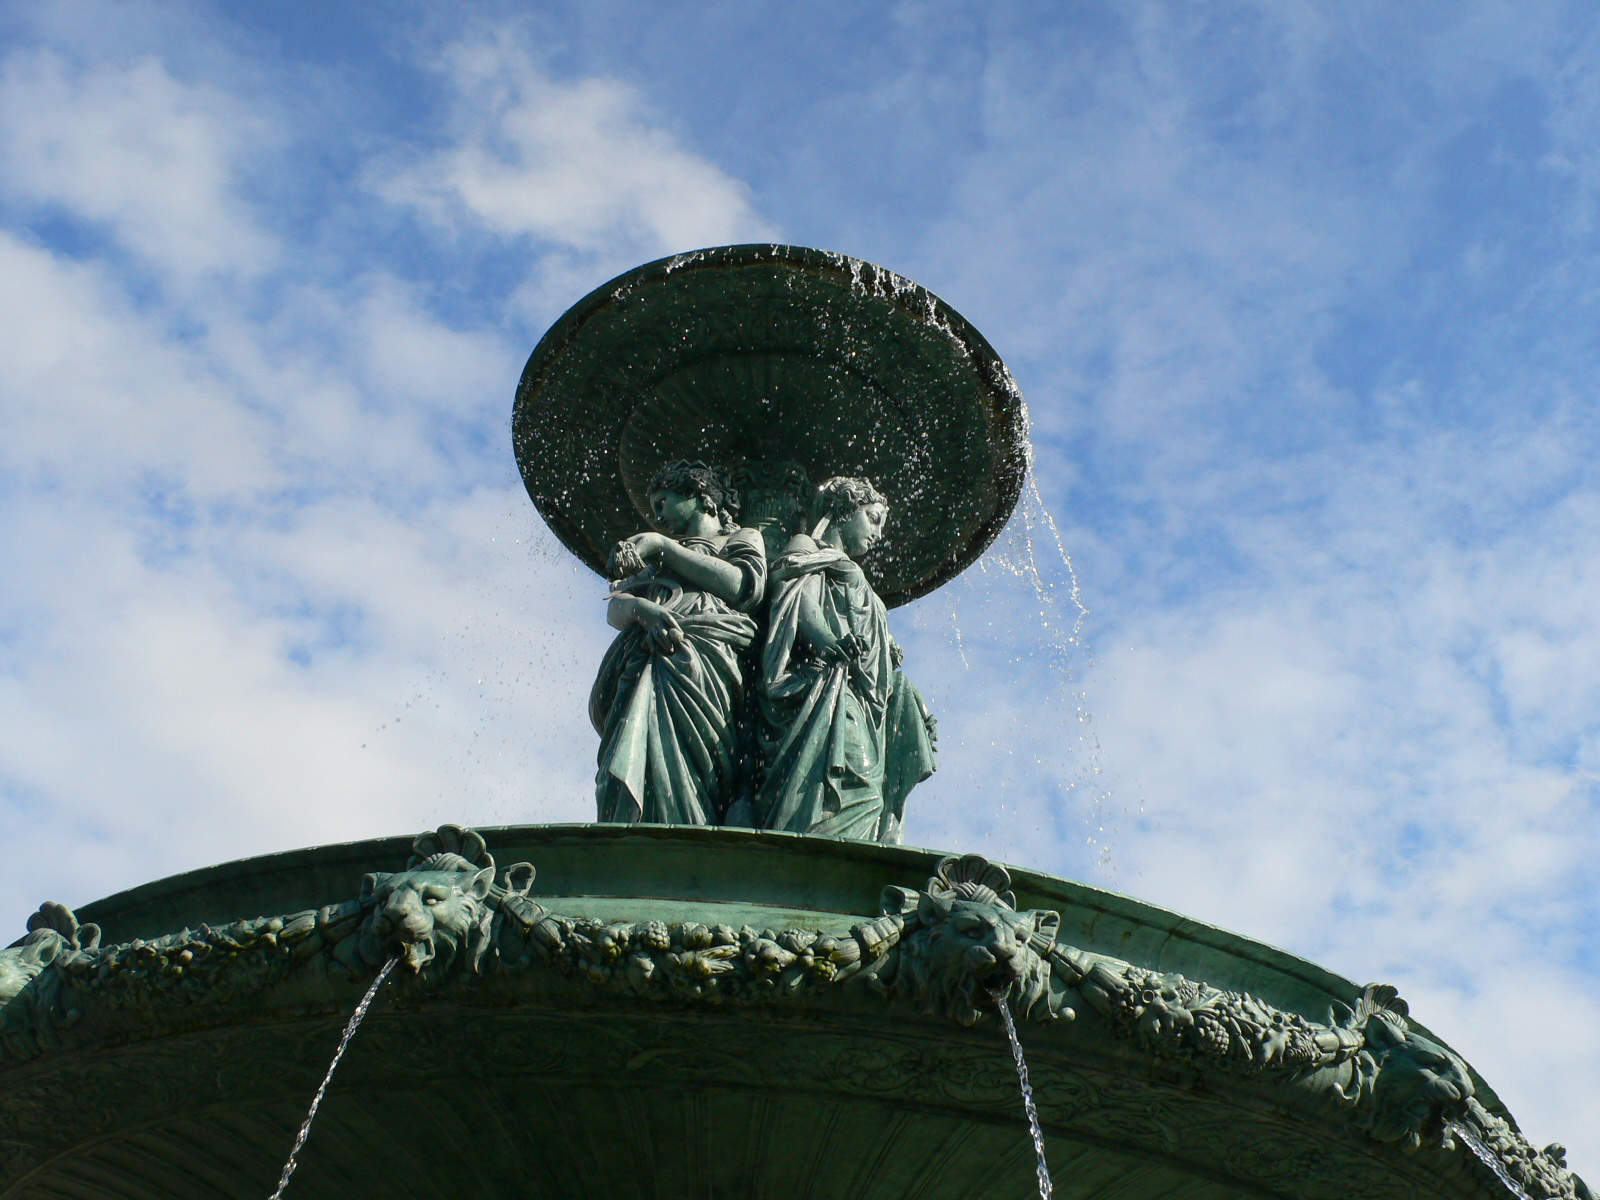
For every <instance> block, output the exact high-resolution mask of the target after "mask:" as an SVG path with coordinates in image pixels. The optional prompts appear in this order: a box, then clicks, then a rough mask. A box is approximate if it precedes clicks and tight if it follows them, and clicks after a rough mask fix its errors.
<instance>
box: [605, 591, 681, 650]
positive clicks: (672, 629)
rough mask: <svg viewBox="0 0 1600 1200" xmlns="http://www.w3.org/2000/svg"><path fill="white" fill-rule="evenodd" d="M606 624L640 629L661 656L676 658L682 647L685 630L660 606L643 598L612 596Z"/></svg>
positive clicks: (614, 627)
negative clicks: (673, 655) (674, 655)
mask: <svg viewBox="0 0 1600 1200" xmlns="http://www.w3.org/2000/svg"><path fill="white" fill-rule="evenodd" d="M606 623H607V624H609V625H610V626H611V628H613V629H628V628H631V627H632V626H634V625H637V626H639V627H640V628H641V629H643V630H644V631H645V633H646V634H647V635H648V636H649V638H650V644H651V646H652V647H654V648H655V649H656V650H659V651H660V652H661V653H662V654H675V653H677V650H678V647H679V646H680V645H681V644H682V643H683V627H682V626H681V625H679V624H678V621H677V618H676V617H674V616H673V615H672V614H671V613H670V612H668V611H667V610H666V609H664V608H662V607H661V605H659V604H657V603H655V602H654V601H652V600H646V599H645V598H644V597H643V596H613V597H612V598H611V603H610V604H608V605H607V606H606Z"/></svg>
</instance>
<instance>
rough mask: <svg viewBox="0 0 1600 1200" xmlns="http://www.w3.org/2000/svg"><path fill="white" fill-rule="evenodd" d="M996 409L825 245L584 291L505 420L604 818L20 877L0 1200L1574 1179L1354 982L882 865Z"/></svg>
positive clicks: (925, 306)
mask: <svg viewBox="0 0 1600 1200" xmlns="http://www.w3.org/2000/svg"><path fill="white" fill-rule="evenodd" d="M1025 433H1026V413H1025V409H1024V407H1023V404H1022V399H1021V396H1020V394H1019V393H1018V392H1017V389H1016V387H1015V385H1014V384H1013V383H1012V381H1011V377H1010V375H1009V374H1008V373H1007V371H1006V369H1005V367H1004V365H1003V364H1002V362H1001V361H1000V359H999V357H998V356H997V355H996V354H995V352H994V350H993V349H992V348H991V347H990V345H989V343H988V342H987V341H986V340H984V338H983V337H982V336H981V335H980V334H979V333H978V332H977V331H976V330H975V329H973V328H972V326H971V325H970V324H968V323H967V322H966V321H965V320H963V319H962V318H961V317H960V315H959V314H957V313H955V312H954V311H953V310H951V309H950V308H949V306H948V305H946V304H944V303H943V302H942V301H941V300H939V299H938V298H937V297H934V296H932V295H931V294H930V293H928V292H927V291H925V290H924V289H922V288H920V287H918V286H917V285H915V284H913V283H911V282H910V281H908V280H906V279H903V278H902V277H900V276H898V275H895V274H894V273H892V272H889V271H886V270H883V269H882V268H879V267H874V266H872V265H870V264H867V263H862V262H859V261H857V260H853V259H849V258H846V257H843V256H840V255H834V254H827V253H823V252H820V251H815V250H804V249H799V248H795V247H785V246H734V247H721V248H717V249H712V250H706V251H699V252H696V253H694V254H689V255H680V256H677V257H674V258H671V259H666V260H663V261H661V262H657V263H651V264H647V265H645V266H643V267H640V268H638V269H636V270H634V271H631V272H629V273H628V274H626V275H624V276H622V277H620V278H619V279H617V280H614V281H612V282H611V283H610V284H607V285H606V286H604V287H602V288H600V289H598V290H596V291H595V292H594V293H592V294H590V295H589V296H588V297H585V298H584V299H583V300H581V301H579V302H578V303H577V304H576V305H575V306H574V307H573V308H572V310H571V311H569V312H568V313H567V314H566V315H565V316H564V317H563V318H562V319H561V320H560V321H558V322H557V323H556V325H555V326H554V327H553V328H552V329H551V330H550V332H549V333H548V334H547V335H546V336H545V338H544V339H543V341H541V343H540V345H539V347H538V348H537V349H536V350H535V351H534V354H533V357H532V358H531V359H530V361H529V364H528V368H527V371H526V372H525V373H524V376H523V379H522V382H521V385H520V387H519V388H518V391H517V399H516V406H515V412H514V419H513V440H514V444H515V449H516V452H517V457H518V461H519V464H520V465H521V467H522V470H523V477H524V480H525V482H526V484H527V487H528V491H529V494H530V496H531V498H532V499H533V502H534V504H535V505H536V507H537V509H538V511H539V512H540V514H541V515H542V516H543V518H544V519H545V520H546V521H547V522H548V523H549V525H550V527H551V528H552V529H553V530H554V531H555V533H556V535H557V536H558V537H559V538H560V540H561V541H562V542H563V544H565V545H566V546H567V547H568V548H569V549H571V550H572V551H573V552H574V553H575V554H576V555H577V556H578V557H579V558H580V559H581V560H582V561H584V562H586V563H588V564H589V565H590V566H591V567H593V568H594V569H595V570H596V571H597V572H599V573H600V574H601V575H603V576H604V577H605V579H606V580H608V581H609V583H610V593H609V607H608V614H609V615H608V619H609V620H610V621H611V623H612V625H613V626H614V628H615V629H616V638H615V641H614V643H613V645H612V648H611V650H610V651H609V652H608V653H607V655H606V658H605V660H604V661H603V662H602V663H601V664H599V669H598V673H597V679H596V683H595V688H594V691H593V693H592V697H591V704H590V714H591V717H592V718H593V721H594V724H595V726H596V730H597V745H598V751H599V753H598V757H597V774H596V789H595V803H596V814H597V816H599V817H601V818H602V820H601V821H599V822H596V823H594V824H584V825H522V826H508V827H503V828H490V829H465V828H462V827H460V826H457V825H443V826H440V827H439V828H438V829H435V830H429V831H426V832H423V833H421V834H419V835H415V836H405V837H391V838H378V839H373V840H369V841H363V842H357V843H351V844H347V845H336V846H318V847H313V848H310V849H305V850H299V851H294V852H290V853H285V854H274V855H268V856H265V857H261V858H255V859H245V860H241V861H238V862H232V863H224V864H221V865H219V866H215V867H209V868H206V869H204V870H199V871H192V872H189V873H186V874H183V875H179V876H175V877H173V878H169V879H162V880H157V881H155V882H152V883H148V884H145V885H143V886H141V887H137V888H134V889H132V890H131V891H127V892H123V893H120V894H118V895H115V896H110V897H107V898H105V899H102V900H96V901H93V902H91V903H86V904H82V905H80V906H78V907H77V908H76V909H70V908H67V907H65V906H63V905H60V904H55V903H47V904H44V905H42V906H41V908H40V910H39V912H38V913H36V914H35V915H34V916H33V917H32V918H31V919H30V920H29V922H28V930H27V932H26V934H25V936H23V937H22V938H21V939H19V940H18V941H17V942H16V943H14V944H13V945H12V946H11V947H10V948H8V949H6V950H4V951H0V1200H43V1198H53V1200H67V1198H71V1200H111V1198H115V1200H187V1198H190V1197H212V1198H216V1197H221V1198H233V1197H239V1198H241V1200H243V1198H249V1200H260V1198H261V1197H263V1196H271V1195H273V1186H274V1180H276V1181H277V1186H278V1194H280V1195H286V1196H288V1197H289V1198H290V1200H294V1197H296V1196H304V1197H306V1198H307V1200H310V1198H312V1197H335V1196H340V1197H343V1196H374V1195H381V1196H391V1195H392V1196H397V1197H419V1198H421V1197H430V1198H431V1197H437V1196H447V1195H449V1196H454V1195H472V1196H475V1197H483V1198H486V1200H513V1198H516V1200H520V1198H523V1197H527V1196H540V1197H588V1196H594V1195H606V1196H613V1195H614V1196H622V1197H633V1196H639V1197H653V1198H656V1200H672V1198H676V1197H684V1198H687V1197H695V1198H698V1200H706V1198H710V1200H720V1198H724V1197H727V1198H732V1197H739V1198H740V1200H748V1198H755V1200H759V1198H761V1197H774V1198H776V1197H804V1196H811V1197H819V1198H820V1197H828V1198H832V1197H850V1198H851V1200H891V1198H901V1197H905V1198H912V1197H915V1198H919V1200H947V1198H948V1200H957V1198H959V1200H981V1198H984V1197H993V1198H996V1200H999V1198H1002V1197H1006V1198H1020V1197H1024V1196H1028V1195H1032V1194H1033V1193H1034V1192H1035V1191H1037V1192H1038V1193H1039V1194H1040V1195H1041V1196H1050V1195H1051V1194H1052V1189H1053V1194H1054V1195H1057V1196H1061V1197H1063V1198H1072V1200H1079V1198H1081V1200H1087V1198H1088V1197H1092V1196H1101V1197H1104V1196H1109V1195H1116V1196H1119V1197H1127V1198H1129V1200H1136V1198H1145V1197H1147V1198H1150V1200H1155V1198H1157V1197H1177V1196H1182V1197H1185V1198H1187V1200H1221V1198H1225V1197H1226V1198H1242V1197H1286V1198H1287V1197H1294V1198H1305V1200H1321V1198H1324V1197H1326V1198H1328V1200H1333V1198H1335V1197H1337V1198H1340V1200H1343V1198H1345V1197H1350V1196H1363V1197H1372V1198H1379V1200H1381V1198H1385V1197H1394V1198H1395V1200H1400V1198H1402V1197H1403V1198H1405V1200H1413V1198H1438V1200H1469V1198H1474V1197H1478V1198H1484V1200H1492V1198H1496V1197H1501V1198H1504V1197H1519V1196H1526V1197H1529V1198H1536V1200H1553V1198H1560V1200H1593V1193H1592V1192H1591V1191H1590V1190H1589V1188H1588V1187H1587V1186H1586V1185H1585V1184H1584V1182H1583V1181H1582V1180H1581V1179H1579V1178H1578V1177H1577V1176H1575V1175H1573V1174H1572V1173H1571V1172H1569V1171H1568V1170H1567V1169H1566V1166H1565V1162H1564V1153H1563V1151H1562V1150H1561V1148H1560V1147H1559V1146H1551V1147H1547V1148H1545V1149H1543V1150H1538V1149H1535V1148H1534V1147H1532V1146H1530V1145H1529V1144H1528V1142H1527V1141H1526V1139H1525V1138H1524V1137H1523V1136H1522V1134H1521V1133H1520V1132H1519V1131H1518V1129H1517V1126H1516V1123H1515V1121H1514V1120H1513V1118H1512V1117H1511V1115H1510V1114H1509V1113H1508V1112H1507V1111H1506V1110H1505V1107H1504V1106H1503V1105H1502V1104H1501V1102H1500V1100H1499V1099H1498V1097H1497V1096H1496V1095H1495V1093H1494V1091H1493V1089H1492V1088H1491V1087H1490V1086H1489V1084H1488V1083H1487V1081H1485V1080H1484V1079H1483V1078H1482V1077H1481V1076H1480V1075H1479V1074H1478V1073H1477V1072H1476V1071H1474V1070H1473V1069H1472V1068H1471V1067H1470V1066H1469V1065H1468V1063H1467V1062H1466V1060H1465V1059H1464V1058H1463V1057H1462V1056H1461V1055H1460V1054H1459V1053H1458V1052H1457V1051H1456V1050H1454V1049H1452V1048H1451V1047H1449V1046H1447V1045H1446V1044H1445V1043H1444V1042H1442V1041H1441V1040H1440V1039H1439V1038H1437V1037H1435V1036H1434V1035H1433V1034H1431V1033H1430V1032H1429V1031H1428V1029H1427V1028H1426V1027H1425V1026H1423V1025H1422V1024H1420V1023H1419V1022H1418V1021H1417V1020H1416V1019H1415V1018H1414V1017H1413V1016H1412V1015H1411V1014H1410V1012H1409V1010H1408V1008H1407V1005H1406V1004H1405V1002H1404V1001H1402V1000H1401V999H1400V998H1399V996H1398V995H1396V994H1395V990H1394V989H1393V988H1391V987H1386V986H1383V985H1376V984H1373V985H1367V986H1365V987H1360V986H1357V985H1356V984H1354V983H1352V982H1350V981H1348V980H1345V979H1342V978H1340V977H1339V976H1337V975H1334V974H1332V973H1330V972H1328V971H1326V970H1323V969H1322V968H1320V967H1318V966H1316V965H1315V964H1312V963H1309V962H1306V961H1304V960H1302V959H1298V958H1296V957H1294V956H1292V955H1289V954H1286V953H1284V952H1282V951H1280V950H1276V949H1274V948H1272V947H1270V946H1265V945H1262V944H1261V943H1259V942H1255V941H1252V940H1251V939H1249V938H1247V937H1243V936H1240V935H1237V934H1233V933H1229V932H1226V931H1224V930H1220V929H1215V928H1212V927H1210V926H1207V925H1204V924H1201V923H1199V922H1196V921H1191V920H1189V919H1187V918H1185V917H1183V916H1181V915H1179V914H1177V913H1173V912H1168V911H1164V910H1162V909H1158V908H1155V907H1154V906H1151V905H1148V904H1144V903H1141V902H1140V901H1137V900H1134V899H1132V898H1130V897H1127V896H1122V895H1118V894H1116V893H1113V892H1108V891H1104V890H1100V889H1097V888H1093V887H1089V886H1087V885H1084V884H1081V883H1076V882H1073V881H1071V880H1066V879H1059V878H1054V877H1051V876H1048V875H1044V874H1040V873H1037V872H1033V871H1029V870H1026V869H1022V868H1012V867H1003V866H1000V865H999V864H996V863H992V862H989V861H987V860H985V859H984V858H982V857H980V856H978V855H973V854H968V855H964V856H960V855H947V854H939V853H935V852H930V851H927V850H922V849H917V848H913V847H909V846H904V845H901V844H900V841H901V838H902V835H903V830H904V823H903V817H904V814H905V812H906V810H907V808H908V806H910V807H913V808H914V806H915V805H916V804H917V802H918V793H917V792H916V791H915V789H916V787H917V786H918V784H919V783H920V782H921V781H922V780H923V779H925V778H926V777H927V776H928V774H929V773H931V772H932V771H934V770H935V769H937V767H938V757H937V753H936V749H937V747H936V737H935V734H936V730H935V723H934V714H933V713H932V712H930V711H929V707H928V704H927V702H926V700H925V698H924V697H923V695H922V693H921V692H920V691H919V690H918V689H917V687H916V685H915V684H914V683H913V682H912V680H913V678H914V677H915V674H916V664H915V663H914V662H911V663H906V662H903V661H902V658H903V656H902V655H901V653H900V652H899V649H898V647H897V645H896V644H895V642H894V639H893V637H892V625H891V622H890V617H889V613H890V610H892V609H893V608H895V607H896V606H897V605H899V604H902V603H904V602H905V601H907V600H910V599H913V598H915V597H917V596H921V595H925V594H927V593H928V592H930V591H932V590H933V589H935V588H937V587H939V586H940V585H941V584H943V583H945V582H947V581H949V580H951V579H952V578H954V577H955V576H956V575H957V574H959V573H960V572H961V571H962V570H964V569H965V568H966V567H967V566H969V565H971V564H972V563H973V562H975V561H976V560H977V559H978V557H979V556H980V555H981V554H982V553H983V552H984V550H985V548H986V547H987V546H989V545H990V543H991V542H992V540H993V539H994V538H995V536H996V535H997V534H998V533H999V531H1000V530H1001V528H1002V527H1003V526H1004V525H1005V524H1006V522H1007V519H1008V518H1009V517H1010V515H1011V513H1012V511H1013V509H1014V508H1015V506H1016V505H1017V503H1018V499H1019V496H1021V495H1022V494H1023V490H1024V486H1025V481H1026V476H1027V470H1028V465H1029V456H1028V449H1027V441H1026V436H1025ZM380 988H382V989H383V1002H382V1003H381V1004H378V1005H376V1006H373V1003H372V1002H373V998H374V997H375V996H377V995H378V992H379V989H380ZM363 1017H364V1018H365V1021H364V1023H363ZM358 1026H359V1027H360V1034H359V1036H355V1034H356V1029H357V1027H358ZM1008 1040H1009V1042H1010V1046H1011V1051H1012V1053H1011V1054H1009V1055H1008V1053H1007V1041H1008ZM1024 1041H1026V1043H1027V1055H1026V1057H1024V1055H1023V1042H1024ZM330 1059H331V1064H330ZM335 1067H337V1068H338V1073H337V1074H335V1071H334V1068H335ZM1019 1083H1020V1085H1021V1089H1020V1093H1021V1099H1022V1103H1021V1104H1020V1105H1019V1103H1018V1099H1019ZM308 1100H309V1101H310V1103H311V1111H310V1112H309V1113H308V1112H307V1110H306V1106H307V1103H308ZM313 1117H314V1118H315V1119H316V1124H315V1126H314V1127H313V1126H312V1118H313ZM286 1153H288V1155H289V1161H288V1163H287V1164H285V1161H284V1157H285V1154H286ZM1051 1167H1053V1168H1054V1174H1053V1175H1052V1174H1051V1170H1050V1168H1051ZM291 1177H292V1178H291Z"/></svg>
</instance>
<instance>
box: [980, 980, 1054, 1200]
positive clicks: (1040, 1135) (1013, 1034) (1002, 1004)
mask: <svg viewBox="0 0 1600 1200" xmlns="http://www.w3.org/2000/svg"><path fill="white" fill-rule="evenodd" d="M989 995H991V996H993V997H994V1006H995V1007H996V1008H997V1009H999V1010H1000V1021H1001V1023H1002V1024H1003V1025H1005V1027H1006V1037H1008V1038H1010V1039H1011V1057H1012V1058H1014V1059H1015V1060H1016V1063H1017V1083H1018V1084H1019V1085H1020V1086H1021V1088H1022V1107H1023V1109H1024V1110H1026V1112H1027V1114H1028V1132H1029V1133H1031V1134H1032V1135H1033V1152H1034V1154H1035V1155H1036V1156H1038V1159H1039V1200H1050V1197H1051V1194H1052V1193H1053V1192H1054V1190H1055V1189H1054V1188H1053V1187H1052V1185H1051V1183H1050V1165H1049V1164H1048V1163H1047V1162H1045V1157H1044V1130H1042V1129H1041V1128H1039V1108H1038V1105H1036V1104H1034V1102H1033V1084H1031V1083H1030V1082H1028V1060H1027V1059H1026V1058H1024V1057H1023V1056H1022V1040H1021V1039H1020V1038H1019V1037H1017V1023H1016V1022H1015V1021H1013V1020H1012V1019H1011V1006H1010V1005H1008V1004H1007V1003H1006V994H1005V993H1004V992H1000V991H995V992H990V993H989Z"/></svg>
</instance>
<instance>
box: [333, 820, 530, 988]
mask: <svg viewBox="0 0 1600 1200" xmlns="http://www.w3.org/2000/svg"><path fill="white" fill-rule="evenodd" d="M494 874H495V868H494V858H493V856H491V855H490V854H489V852H488V850H487V849H486V848H485V845H484V841H483V838H482V836H480V835H479V834H477V833H475V832H472V831H471V830H465V829H462V828H461V827H460V826H457V825H442V826H440V827H439V829H438V830H436V831H434V832H430V833H425V834H423V835H421V836H420V837H418V838H417V840H416V842H415V843H414V845H413V854H412V857H411V861H410V862H409V863H407V865H406V869H405V870H404V871H399V872H396V873H394V874H385V873H381V872H374V873H372V874H369V875H367V876H366V877H365V878H364V879H362V881H361V906H362V908H363V909H364V910H366V918H365V919H364V920H363V922H362V925H361V932H360V935H359V936H360V938H361V941H362V943H363V951H364V954H365V956H366V957H368V958H369V959H375V960H379V961H381V960H383V959H386V958H391V957H396V958H399V959H400V961H401V962H403V963H405V965H406V966H408V967H410V968H411V969H412V970H413V971H415V972H421V971H424V970H427V971H428V972H429V974H430V975H439V974H443V973H444V972H446V971H448V970H449V969H450V967H451V966H452V965H453V964H455V963H456V962H457V961H458V960H464V962H465V965H466V966H467V968H468V969H469V970H471V971H474V972H475V971H477V970H478V969H479V964H480V962H481V960H482V958H483V955H484V953H485V951H487V949H488V948H489V945H490V943H491V941H492V938H493V934H492V925H493V921H494V906H493V904H492V903H491V899H490V894H491V892H492V891H493V889H494ZM530 874H531V871H530Z"/></svg>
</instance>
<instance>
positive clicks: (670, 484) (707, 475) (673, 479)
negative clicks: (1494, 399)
mask: <svg viewBox="0 0 1600 1200" xmlns="http://www.w3.org/2000/svg"><path fill="white" fill-rule="evenodd" d="M646 490H647V492H677V493H678V494H679V495H680V496H700V497H702V498H703V499H704V500H705V501H706V503H707V504H709V505H710V506H711V512H712V515H713V516H715V517H716V518H717V519H718V520H719V521H720V522H721V523H722V532H723V533H733V532H734V531H735V530H737V529H738V528H739V489H738V488H736V487H734V486H733V480H732V478H731V477H730V476H729V474H728V468H727V467H713V466H707V465H706V464H705V463H703V462H698V461H696V462H690V461H689V460H688V459H686V458H680V459H678V461H677V462H669V463H666V464H665V465H663V466H662V467H661V469H660V470H658V471H657V472H656V473H655V474H654V475H652V476H651V477H650V486H649V488H648V489H646Z"/></svg>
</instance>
